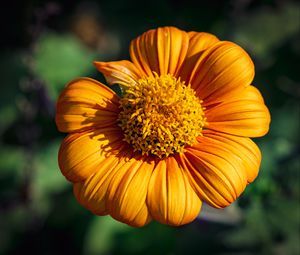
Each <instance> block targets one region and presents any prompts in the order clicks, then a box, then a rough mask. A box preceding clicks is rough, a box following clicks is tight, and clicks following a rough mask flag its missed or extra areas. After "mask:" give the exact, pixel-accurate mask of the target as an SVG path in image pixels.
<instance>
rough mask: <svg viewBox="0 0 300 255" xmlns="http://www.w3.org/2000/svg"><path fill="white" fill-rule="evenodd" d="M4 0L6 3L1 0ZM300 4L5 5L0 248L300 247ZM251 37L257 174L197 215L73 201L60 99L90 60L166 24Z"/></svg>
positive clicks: (231, 250)
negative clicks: (120, 213)
mask: <svg viewBox="0 0 300 255" xmlns="http://www.w3.org/2000/svg"><path fill="white" fill-rule="evenodd" d="M4 3H5V4H4ZM299 8H300V5H299V3H297V2H296V1H283V0H276V1H274V0H265V1H255V0H239V1H237V0H235V1H234V0H232V1H216V0H210V1H205V2H202V3H201V2H200V1H194V2H191V1H180V0H168V1H162V0H160V1H158V0H153V1H138V0H130V1H118V0H107V1H89V2H86V1H85V2H84V1H78V0H75V1H67V0H66V1H56V2H55V1H33V0H28V1H18V2H17V1H13V0H12V1H9V3H8V2H3V3H2V4H1V10H2V12H1V16H0V19H1V22H0V25H1V40H0V43H1V48H0V50H1V58H0V72H1V94H0V97H1V99H0V116H1V120H0V254H73V255H76V254H87V255H90V254H91V255H94V254H101V255H102V254H155V255H159V254H170V255H171V254H174V255H175V254H204V255H210V254H220V255H225V254H226V255H228V254H241V255H248V254H249V255H250V254H275V255H285V254H291V255H293V254H295V255H298V254H300V247H299V242H300V240H299V230H300V224H299V221H300V208H299V171H300V169H299V168H300V163H299V155H300V147H299V133H300V132H299V116H300V114H299V97H300V83H299V82H300V79H299V76H300V75H299V73H300V65H299V63H300V58H299V56H300V34H299V29H300V14H299V12H300V10H299ZM164 25H173V26H177V27H179V28H181V29H184V30H186V31H191V30H195V31H206V32H211V33H213V34H215V35H217V36H218V37H219V38H220V39H222V40H230V41H234V42H236V43H238V44H240V45H241V46H243V47H244V48H245V49H246V50H247V51H248V52H249V54H250V55H251V56H252V58H253V60H254V62H255V65H256V76H255V81H254V84H255V85H256V86H257V87H258V88H259V89H260V90H261V92H262V94H263V96H264V98H265V102H266V104H267V105H268V107H269V109H270V111H271V115H272V123H271V129H270V132H269V134H268V135H267V136H265V137H264V138H261V139H257V140H256V142H257V143H258V144H259V146H260V148H261V150H262V153H263V161H262V165H261V171H260V174H259V177H258V178H257V180H256V181H255V182H254V183H253V184H251V185H250V186H248V188H247V189H246V191H245V192H244V194H243V195H242V196H241V197H240V198H239V199H238V201H237V202H236V203H234V204H233V205H232V206H230V207H228V208H227V209H225V210H222V211H216V210H212V209H210V208H208V207H206V206H205V207H204V208H203V212H202V213H201V214H200V216H199V218H198V219H197V220H195V222H193V223H192V224H189V225H186V226H183V227H179V228H173V227H169V226H164V225H160V224H158V223H151V224H150V225H148V226H146V227H144V228H141V229H134V228H131V227H128V226H127V225H124V224H121V223H118V222H116V221H114V220H112V219H111V218H110V217H96V216H94V215H92V214H91V213H89V212H88V211H87V210H85V209H83V208H82V207H81V206H79V205H78V204H77V202H76V201H75V198H74V197H73V195H72V189H71V185H70V184H69V183H68V182H67V181H66V180H65V179H64V178H63V177H62V175H61V173H60V171H59V169H58V165H57V152H58V148H59V144H60V142H61V140H62V138H63V137H64V135H63V134H60V133H59V132H58V131H57V130H56V127H55V124H54V114H55V101H56V99H57V96H58V94H59V93H60V91H61V90H62V89H63V87H64V85H65V84H66V82H68V81H69V80H71V79H73V78H75V77H78V76H90V77H94V78H96V79H98V80H101V81H104V80H103V76H102V75H100V73H97V72H96V70H95V68H94V67H93V65H92V61H93V60H101V61H112V60H120V59H128V57H129V56H128V45H129V42H130V40H131V39H133V38H135V37H136V36H138V35H139V34H141V33H142V32H144V31H146V30H148V29H150V28H156V27H158V26H164Z"/></svg>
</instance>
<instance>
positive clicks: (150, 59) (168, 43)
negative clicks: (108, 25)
mask: <svg viewBox="0 0 300 255" xmlns="http://www.w3.org/2000/svg"><path fill="white" fill-rule="evenodd" d="M188 42H189V38H188V34H187V33H186V32H184V31H182V30H179V29H177V28H175V27H162V28H158V29H155V30H154V29H152V30H149V31H147V32H145V33H144V34H142V35H141V36H139V37H137V38H136V39H135V40H133V41H132V42H131V44H130V56H131V59H132V61H133V63H134V64H135V65H136V66H137V67H138V69H139V70H140V72H141V73H144V74H145V76H153V72H156V73H157V74H158V75H163V74H175V73H176V71H177V70H178V69H179V68H180V66H181V64H182V63H183V61H184V58H185V55H186V52H187V49H188Z"/></svg>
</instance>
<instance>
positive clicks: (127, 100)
mask: <svg viewBox="0 0 300 255" xmlns="http://www.w3.org/2000/svg"><path fill="white" fill-rule="evenodd" d="M120 103H121V112H120V114H119V123H120V127H121V128H122V130H123V132H124V139H125V141H127V142H128V143H129V144H131V145H132V146H133V148H134V150H135V151H140V152H141V153H142V154H143V155H156V156H158V157H159V158H164V157H167V156H169V155H170V154H174V153H181V152H183V151H184V146H185V145H192V144H193V143H194V142H195V141H196V137H197V136H199V135H201V131H202V127H203V126H204V122H205V118H204V113H203V108H202V106H201V100H200V99H199V98H197V97H196V95H195V91H194V90H193V89H192V88H191V87H190V86H186V85H185V84H184V82H182V81H180V79H176V78H175V77H173V76H172V75H169V74H168V75H161V76H158V75H157V74H154V77H147V78H142V79H140V80H139V81H138V82H137V83H136V84H135V85H132V86H129V87H128V88H126V90H125V94H124V97H123V98H122V99H121V100H120Z"/></svg>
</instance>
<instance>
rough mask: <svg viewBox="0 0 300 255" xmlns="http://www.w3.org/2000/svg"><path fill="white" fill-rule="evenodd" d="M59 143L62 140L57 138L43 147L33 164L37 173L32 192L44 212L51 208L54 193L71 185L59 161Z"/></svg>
mask: <svg viewBox="0 0 300 255" xmlns="http://www.w3.org/2000/svg"><path fill="white" fill-rule="evenodd" d="M59 145H60V141H59V140H57V141H54V142H52V143H51V144H49V145H48V146H47V147H45V148H43V149H41V150H40V151H39V152H38V153H37V155H36V160H35V162H34V164H33V166H34V168H35V174H34V177H33V180H32V194H33V196H34V201H35V203H38V204H39V209H40V210H41V211H42V212H46V211H47V210H48V209H49V208H50V206H51V200H50V197H51V195H52V194H54V193H59V192H60V191H62V190H63V189H65V188H66V187H68V186H69V183H68V181H67V180H66V179H65V178H64V176H63V175H62V174H61V172H60V170H59V167H58V163H57V153H58V150H59Z"/></svg>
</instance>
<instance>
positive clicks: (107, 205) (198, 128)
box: [56, 27, 270, 226]
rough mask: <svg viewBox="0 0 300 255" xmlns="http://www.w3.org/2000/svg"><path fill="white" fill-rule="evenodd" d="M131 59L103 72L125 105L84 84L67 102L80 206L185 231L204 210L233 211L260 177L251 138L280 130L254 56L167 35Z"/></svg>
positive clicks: (64, 148)
mask: <svg viewBox="0 0 300 255" xmlns="http://www.w3.org/2000/svg"><path fill="white" fill-rule="evenodd" d="M130 57H131V61H128V60H122V61H115V62H95V66H96V68H97V69H98V70H99V71H100V72H101V73H102V74H103V75H104V76H105V78H106V80H107V82H108V83H109V84H118V85H120V86H121V88H122V91H123V96H122V97H119V96H118V95H117V94H116V93H114V92H113V91H112V90H110V89H109V88H108V87H106V86H105V85H103V84H102V83H100V82H98V81H95V80H93V79H90V78H79V79H77V80H73V81H71V82H70V83H69V84H68V85H67V87H66V88H65V90H64V91H63V92H62V94H61V95H60V97H59V99H58V103H57V113H56V124H57V127H58V129H59V130H60V131H62V132H67V133H69V135H68V136H67V137H66V138H65V139H64V141H63V143H62V145H61V148H60V151H59V166H60V169H61V171H62V173H63V174H64V176H65V177H66V178H67V179H68V180H69V181H71V182H72V183H73V184H74V194H75V196H76V198H77V200H78V201H79V203H80V204H82V205H83V206H84V207H86V208H87V209H89V210H90V211H92V212H93V213H94V214H97V215H107V214H109V215H111V216H112V217H114V218H115V219H117V220H119V221H121V222H124V223H127V224H129V225H131V226H143V225H145V224H147V223H148V222H149V221H151V220H152V219H154V220H157V221H159V222H161V223H164V224H169V225H182V224H186V223H189V222H191V221H193V220H194V219H195V218H196V217H197V215H198V214H199V211H200V208H201V204H202V201H204V202H206V203H208V204H209V205H211V206H213V207H216V208H223V207H226V206H228V205H229V204H231V203H232V202H233V201H235V200H236V199H237V198H238V196H239V195H240V194H241V193H242V192H243V191H244V189H245V187H246V186H247V184H249V183H251V182H252V181H253V180H254V179H255V178H256V176H257V174H258V171H259V166H260V161H261V154H260V150H259V148H258V147H257V146H256V145H255V143H254V142H253V141H252V140H251V139H250V138H249V137H259V136H263V135H265V134H266V133H267V132H268V129H269V123H270V114H269V111H268V109H267V107H266V106H265V104H264V101H263V98H262V96H261V94H260V92H259V91H258V90H257V89H256V88H255V87H254V86H252V85H251V82H252V80H253V77H254V66H253V63H252V61H251V59H250V57H249V56H248V54H247V53H246V52H245V51H244V50H243V49H242V48H241V47H239V46H238V45H236V44H234V43H232V42H226V41H220V40H219V39H217V38H216V37H215V36H214V35H211V34H208V33H197V32H188V33H187V32H185V31H182V30H179V29H177V28H175V27H163V28H158V29H153V30H150V31H147V32H145V33H144V34H142V35H141V36H139V37H137V38H136V39H135V40H133V41H132V42H131V44H130Z"/></svg>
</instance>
